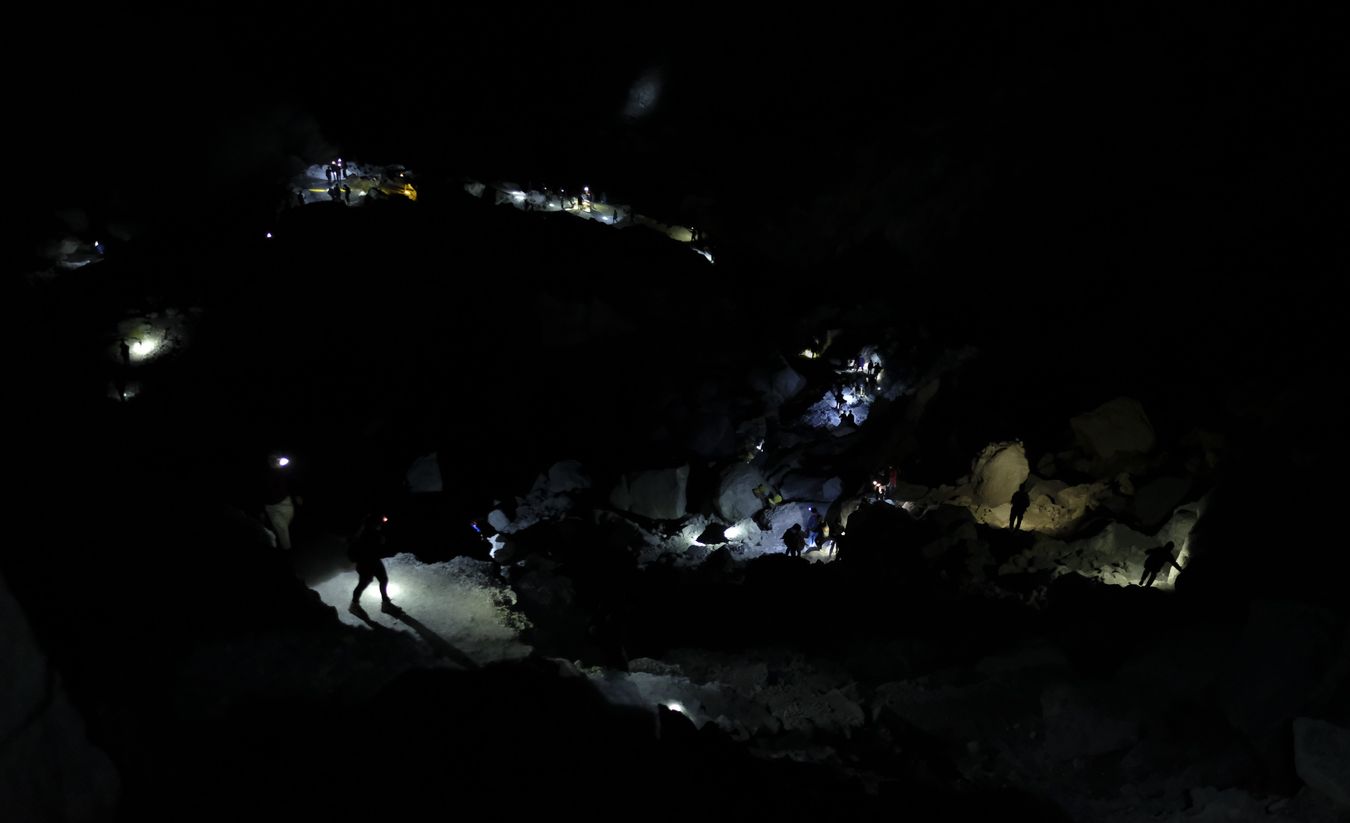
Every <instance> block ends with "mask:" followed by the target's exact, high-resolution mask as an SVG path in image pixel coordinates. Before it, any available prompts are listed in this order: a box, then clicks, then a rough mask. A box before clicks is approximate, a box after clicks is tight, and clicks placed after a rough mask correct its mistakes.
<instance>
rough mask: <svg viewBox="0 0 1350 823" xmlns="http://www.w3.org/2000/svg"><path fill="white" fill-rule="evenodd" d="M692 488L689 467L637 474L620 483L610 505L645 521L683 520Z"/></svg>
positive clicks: (611, 495)
mask: <svg viewBox="0 0 1350 823" xmlns="http://www.w3.org/2000/svg"><path fill="white" fill-rule="evenodd" d="M688 484H689V467H688V466H679V467H678V468H673V469H653V470H650V471H644V472H637V473H634V474H629V475H625V476H624V477H623V478H622V479H620V480H619V482H618V484H617V485H616V486H615V487H614V490H613V491H612V492H611V493H610V496H609V502H610V503H611V504H612V505H613V506H614V508H616V509H621V510H623V511H629V512H632V513H633V514H637V515H641V516H642V517H649V518H651V519H653V520H675V519H678V518H680V517H683V516H684V513H685V509H686V508H687V504H688V498H687V491H688Z"/></svg>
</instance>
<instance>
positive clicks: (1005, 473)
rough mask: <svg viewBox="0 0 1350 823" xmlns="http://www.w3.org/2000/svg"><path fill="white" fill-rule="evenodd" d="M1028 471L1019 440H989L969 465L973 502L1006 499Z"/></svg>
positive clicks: (993, 503) (997, 502)
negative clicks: (1003, 441) (1000, 441)
mask: <svg viewBox="0 0 1350 823" xmlns="http://www.w3.org/2000/svg"><path fill="white" fill-rule="evenodd" d="M1030 474H1031V467H1030V466H1029V465H1028V464H1027V455H1026V451H1025V450H1024V449H1023V448H1022V444H1021V443H1018V442H1011V443H990V444H989V445H988V446H985V448H984V450H983V451H981V452H980V454H979V456H978V457H976V458H975V462H974V463H973V464H972V465H971V471H970V476H971V492H972V496H973V498H974V502H975V503H976V505H980V506H997V505H1000V504H1002V503H1007V502H1008V501H1009V500H1011V499H1012V496H1013V492H1015V491H1017V489H1018V487H1019V486H1021V485H1022V483H1023V482H1025V481H1026V479H1027V476H1028V475H1030Z"/></svg>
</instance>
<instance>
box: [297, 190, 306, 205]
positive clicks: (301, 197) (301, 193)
mask: <svg viewBox="0 0 1350 823" xmlns="http://www.w3.org/2000/svg"><path fill="white" fill-rule="evenodd" d="M295 199H296V203H297V205H301V206H303V205H305V193H304V191H302V190H299V189H297V190H296V192H295Z"/></svg>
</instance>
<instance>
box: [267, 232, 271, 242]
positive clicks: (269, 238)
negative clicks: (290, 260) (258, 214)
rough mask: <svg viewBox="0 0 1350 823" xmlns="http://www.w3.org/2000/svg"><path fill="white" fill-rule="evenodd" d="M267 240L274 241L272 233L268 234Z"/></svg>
mask: <svg viewBox="0 0 1350 823" xmlns="http://www.w3.org/2000/svg"><path fill="white" fill-rule="evenodd" d="M267 239H268V240H271V239H272V233H271V232H270V231H269V232H268V233H267Z"/></svg>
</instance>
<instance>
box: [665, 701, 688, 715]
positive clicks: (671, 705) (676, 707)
mask: <svg viewBox="0 0 1350 823" xmlns="http://www.w3.org/2000/svg"><path fill="white" fill-rule="evenodd" d="M662 705H664V706H665V707H666V708H667V709H670V710H671V711H672V712H679V713H680V714H682V715H684V716H685V717H688V716H689V712H687V711H685V710H684V704H683V703H681V702H680V701H678V700H667V701H666V702H665V703H663V704H662Z"/></svg>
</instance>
